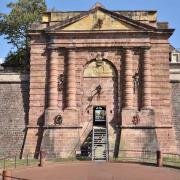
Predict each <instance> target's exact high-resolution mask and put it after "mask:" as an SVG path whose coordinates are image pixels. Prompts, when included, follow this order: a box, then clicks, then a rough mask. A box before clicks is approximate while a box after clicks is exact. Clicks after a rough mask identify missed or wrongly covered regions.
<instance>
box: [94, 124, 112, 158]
mask: <svg viewBox="0 0 180 180" xmlns="http://www.w3.org/2000/svg"><path fill="white" fill-rule="evenodd" d="M92 136H93V141H92V160H108V158H109V152H108V132H107V128H105V127H100V126H94V127H93V134H92Z"/></svg>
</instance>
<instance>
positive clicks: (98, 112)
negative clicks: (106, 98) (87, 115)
mask: <svg viewBox="0 0 180 180" xmlns="http://www.w3.org/2000/svg"><path fill="white" fill-rule="evenodd" d="M93 122H94V125H104V126H105V125H106V107H105V106H95V107H94V108H93Z"/></svg>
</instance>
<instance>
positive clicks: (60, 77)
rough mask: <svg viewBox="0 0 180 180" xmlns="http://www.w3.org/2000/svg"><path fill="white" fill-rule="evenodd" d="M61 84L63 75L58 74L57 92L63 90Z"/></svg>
mask: <svg viewBox="0 0 180 180" xmlns="http://www.w3.org/2000/svg"><path fill="white" fill-rule="evenodd" d="M63 83H64V74H60V75H59V76H58V91H62V90H63Z"/></svg>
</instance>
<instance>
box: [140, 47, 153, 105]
mask: <svg viewBox="0 0 180 180" xmlns="http://www.w3.org/2000/svg"><path fill="white" fill-rule="evenodd" d="M143 69H144V70H143V107H142V108H143V109H152V106H151V59H150V49H149V48H146V49H144V62H143Z"/></svg>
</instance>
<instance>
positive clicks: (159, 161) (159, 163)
mask: <svg viewBox="0 0 180 180" xmlns="http://www.w3.org/2000/svg"><path fill="white" fill-rule="evenodd" d="M156 157H157V166H158V167H161V166H162V165H163V163H162V153H161V151H156Z"/></svg>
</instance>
